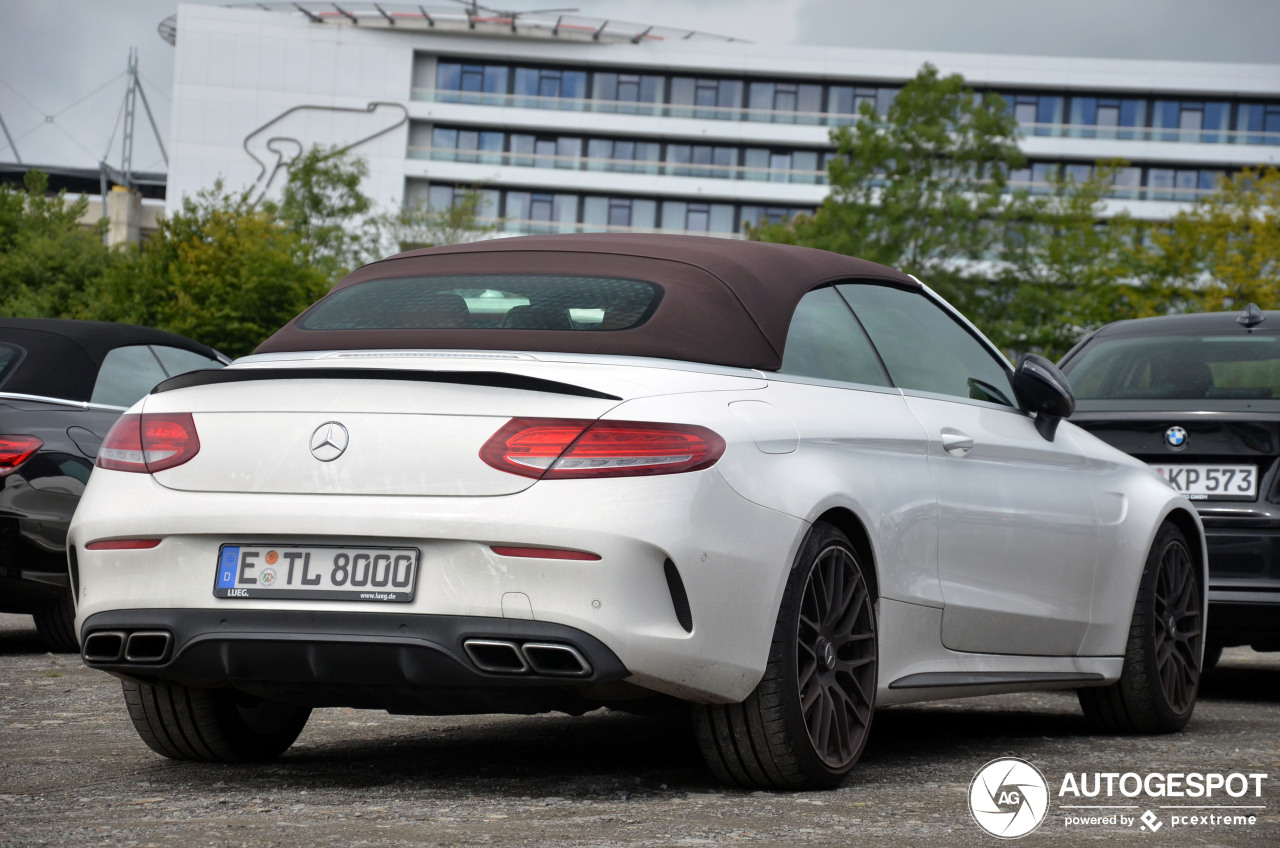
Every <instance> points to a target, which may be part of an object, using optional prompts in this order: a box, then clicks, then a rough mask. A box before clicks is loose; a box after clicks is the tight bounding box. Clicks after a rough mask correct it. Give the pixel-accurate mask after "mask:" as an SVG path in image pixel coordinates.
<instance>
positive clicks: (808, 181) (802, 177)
mask: <svg viewBox="0 0 1280 848" xmlns="http://www.w3.org/2000/svg"><path fill="white" fill-rule="evenodd" d="M409 158H410V159H430V160H433V161H437V162H461V163H464V164H478V165H495V166H509V167H534V168H543V169H550V170H572V171H596V172H607V173H617V174H641V175H646V176H674V177H694V178H701V179H726V180H751V181H755V182H770V183H779V184H782V183H786V184H792V185H827V184H828V180H827V172H826V171H825V170H823V171H810V170H784V169H774V168H764V167H754V166H746V165H712V164H695V163H689V162H660V161H657V160H653V159H643V160H639V159H601V158H591V157H586V156H561V155H558V154H549V153H511V152H509V151H483V152H481V151H470V150H459V149H457V148H452V147H418V146H411V147H409ZM883 184H884V182H883V180H875V181H873V183H872V185H873V186H875V187H879V186H881V185H883ZM1006 187H1007V189H1008V191H1014V190H1017V189H1025V190H1027V191H1029V192H1030V193H1032V194H1052V193H1053V184H1052V183H1050V182H1047V181H1041V180H1009V181H1008V182H1007V183H1006ZM1214 191H1216V189H1213V188H1188V187H1182V186H1141V185H1138V186H1134V185H1112V186H1111V188H1110V190H1109V191H1108V192H1106V197H1108V198H1111V199H1115V200H1155V201H1173V202H1191V201H1195V200H1198V199H1199V198H1201V197H1205V196H1207V195H1210V194H1212V193H1213V192H1214Z"/></svg>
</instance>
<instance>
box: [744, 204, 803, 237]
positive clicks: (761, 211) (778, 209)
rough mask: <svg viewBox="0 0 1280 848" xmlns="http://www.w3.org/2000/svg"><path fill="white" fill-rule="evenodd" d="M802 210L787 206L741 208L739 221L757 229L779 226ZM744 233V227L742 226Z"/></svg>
mask: <svg viewBox="0 0 1280 848" xmlns="http://www.w3.org/2000/svg"><path fill="white" fill-rule="evenodd" d="M800 211H803V210H800V209H793V208H791V207H788V206H743V207H742V214H741V215H740V216H739V219H740V220H741V221H742V223H743V224H744V225H745V224H750V225H751V226H753V227H758V226H761V225H763V224H781V223H783V222H784V221H786V220H787V219H788V218H790V217H791V216H793V215H795V214H796V213H797V212H800ZM743 229H744V231H745V226H744V228H743Z"/></svg>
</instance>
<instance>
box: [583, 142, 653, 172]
mask: <svg viewBox="0 0 1280 848" xmlns="http://www.w3.org/2000/svg"><path fill="white" fill-rule="evenodd" d="M661 149H662V146H661V145H660V144H658V143H656V142H651V141H634V140H632V139H621V138H619V139H611V138H593V139H590V140H588V141H587V168H588V169H590V170H593V171H618V172H622V173H627V174H656V173H657V172H658V167H657V162H658V161H659V160H660V159H661V158H662V157H661ZM632 163H637V164H632ZM640 163H653V164H640Z"/></svg>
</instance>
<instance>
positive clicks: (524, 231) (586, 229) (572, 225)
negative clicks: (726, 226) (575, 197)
mask: <svg viewBox="0 0 1280 848" xmlns="http://www.w3.org/2000/svg"><path fill="white" fill-rule="evenodd" d="M476 222H477V223H478V224H481V225H484V226H490V227H493V228H494V229H495V231H496V232H499V233H503V234H505V235H518V236H540V235H554V234H557V233H663V234H664V235H671V234H673V233H674V234H677V235H689V236H717V237H719V238H727V239H743V238H746V236H744V235H743V234H742V233H725V232H717V231H714V230H668V229H663V228H661V227H621V226H617V225H609V224H583V223H578V222H576V221H544V220H530V219H526V218H477V219H476Z"/></svg>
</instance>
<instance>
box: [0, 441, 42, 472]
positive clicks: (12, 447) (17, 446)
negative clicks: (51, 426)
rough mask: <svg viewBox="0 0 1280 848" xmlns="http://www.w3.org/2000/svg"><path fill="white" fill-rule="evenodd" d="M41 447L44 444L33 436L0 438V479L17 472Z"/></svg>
mask: <svg viewBox="0 0 1280 848" xmlns="http://www.w3.org/2000/svg"><path fill="white" fill-rule="evenodd" d="M42 445H44V442H42V441H40V440H39V439H37V438H36V437H35V436H0V477H4V476H5V475H6V474H11V473H12V472H13V471H15V470H17V468H18V466H19V465H21V464H22V463H24V462H26V461H27V460H28V459H30V458H31V457H32V456H33V455H35V452H36V451H38V450H40V448H41V446H42Z"/></svg>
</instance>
